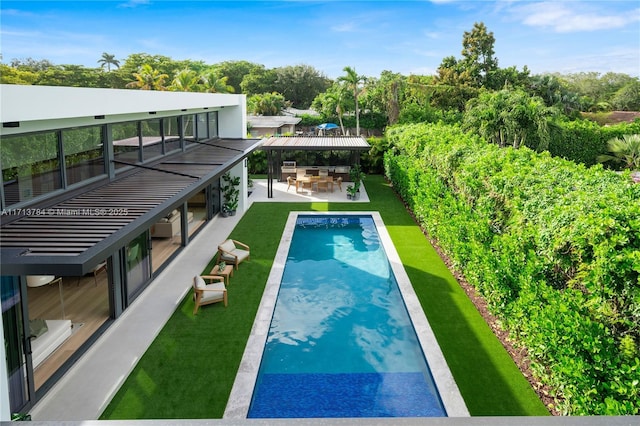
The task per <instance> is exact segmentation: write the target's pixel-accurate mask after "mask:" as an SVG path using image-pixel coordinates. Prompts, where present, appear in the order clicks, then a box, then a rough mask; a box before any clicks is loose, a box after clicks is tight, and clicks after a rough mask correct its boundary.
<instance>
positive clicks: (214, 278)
mask: <svg viewBox="0 0 640 426" xmlns="http://www.w3.org/2000/svg"><path fill="white" fill-rule="evenodd" d="M201 277H202V279H203V280H211V281H218V282H222V283H223V282H224V277H223V276H221V275H201Z"/></svg>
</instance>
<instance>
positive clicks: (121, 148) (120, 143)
mask: <svg viewBox="0 0 640 426" xmlns="http://www.w3.org/2000/svg"><path fill="white" fill-rule="evenodd" d="M111 131H112V134H113V157H114V160H116V161H124V162H126V163H137V162H139V161H140V137H139V135H138V123H137V122H131V123H118V124H114V125H113V126H112V127H111ZM115 167H116V169H119V168H121V167H126V164H121V163H118V162H116V164H115Z"/></svg>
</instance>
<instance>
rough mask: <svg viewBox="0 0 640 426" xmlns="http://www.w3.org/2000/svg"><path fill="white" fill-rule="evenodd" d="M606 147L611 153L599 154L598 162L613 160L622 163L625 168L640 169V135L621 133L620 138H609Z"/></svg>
mask: <svg viewBox="0 0 640 426" xmlns="http://www.w3.org/2000/svg"><path fill="white" fill-rule="evenodd" d="M607 148H608V149H609V152H611V155H609V154H603V155H599V156H598V158H597V160H598V161H599V162H601V163H603V162H605V161H614V162H616V163H623V164H624V167H625V168H627V169H631V170H640V135H623V136H622V138H613V139H609V141H608V142H607Z"/></svg>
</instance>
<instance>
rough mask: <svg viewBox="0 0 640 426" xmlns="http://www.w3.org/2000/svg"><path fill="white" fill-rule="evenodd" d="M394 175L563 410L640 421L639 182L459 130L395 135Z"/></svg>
mask: <svg viewBox="0 0 640 426" xmlns="http://www.w3.org/2000/svg"><path fill="white" fill-rule="evenodd" d="M387 137H388V139H389V142H390V145H391V148H390V149H389V151H388V152H387V154H386V155H385V173H386V174H387V177H388V178H389V179H390V180H391V182H392V184H393V186H394V188H395V189H396V190H397V191H398V193H399V194H400V195H401V196H402V197H403V199H404V200H405V202H406V203H407V204H408V205H409V206H410V208H411V209H412V210H413V211H414V213H415V215H416V217H417V218H418V220H419V221H420V222H421V224H422V225H423V226H424V227H425V228H426V229H427V230H428V232H429V233H430V234H431V236H433V237H434V238H436V239H437V240H438V242H439V244H440V245H441V247H442V248H443V249H444V250H445V251H446V253H447V254H448V256H450V257H451V259H452V261H453V262H454V265H455V267H456V268H457V269H458V270H460V271H462V272H463V273H464V274H465V276H466V278H467V279H468V281H469V282H470V283H471V284H473V285H474V286H475V287H476V288H477V289H478V290H479V291H480V292H481V293H482V294H483V295H484V297H485V298H486V300H487V301H488V303H489V305H490V308H491V309H492V311H493V312H494V313H495V314H496V315H498V317H499V318H500V319H501V321H502V322H503V324H504V326H505V327H506V328H507V329H508V330H509V331H510V333H511V336H512V337H513V338H514V339H515V340H516V341H517V343H518V344H520V345H522V346H524V347H526V348H527V349H528V351H529V354H530V357H531V361H532V368H533V370H534V373H535V374H536V375H537V379H538V380H539V381H541V382H543V383H545V384H548V385H549V386H550V387H551V389H552V390H553V393H554V394H553V396H554V397H555V398H556V402H557V408H558V409H559V410H560V411H561V412H562V413H566V414H640V359H639V358H640V348H639V343H640V283H639V276H640V185H638V184H633V183H632V182H631V180H630V178H629V174H628V172H627V173H624V174H617V173H615V172H612V171H607V170H604V169H603V168H602V167H601V166H594V167H591V168H587V167H585V166H583V165H576V164H575V163H573V162H570V161H566V160H563V159H561V158H557V157H552V156H551V155H549V154H548V153H543V154H537V153H535V152H533V151H531V150H529V149H526V148H524V149H519V150H514V149H511V148H502V149H501V148H498V147H497V146H496V145H491V144H487V143H486V142H483V141H482V140H480V139H479V138H477V137H475V136H472V135H470V134H466V133H463V132H462V131H461V130H460V129H459V128H458V127H453V126H446V125H436V124H416V125H406V126H400V127H394V128H391V129H389V130H388V131H387Z"/></svg>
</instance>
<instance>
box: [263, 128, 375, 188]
mask: <svg viewBox="0 0 640 426" xmlns="http://www.w3.org/2000/svg"><path fill="white" fill-rule="evenodd" d="M370 148H371V146H370V145H369V143H368V142H367V141H366V139H365V138H363V137H362V136H344V137H342V136H341V137H314V136H311V137H270V138H268V139H265V140H264V141H263V142H262V148H261V149H262V150H263V151H266V152H267V169H268V172H267V198H273V195H274V190H273V184H274V182H273V180H274V178H275V179H276V180H277V181H278V182H283V181H284V182H286V180H287V177H289V178H291V179H289V180H290V181H291V180H293V179H296V180H298V179H301V178H310V177H312V176H320V177H321V178H325V179H321V180H325V181H331V182H332V181H333V180H334V179H335V180H338V178H341V180H342V181H345V182H346V181H349V170H350V167H351V166H352V165H355V164H360V153H361V152H363V151H368V150H369V149H370ZM296 151H298V152H305V153H306V152H316V153H318V154H321V155H317V156H315V158H314V159H313V160H309V159H308V158H309V157H308V156H307V157H306V158H307V160H306V161H304V162H312V163H314V164H302V162H299V161H293V160H291V158H292V157H293V155H294V153H295V152H296ZM332 152H346V153H347V154H348V159H347V156H343V158H342V159H338V160H336V159H335V158H337V156H332V155H331V153H332ZM327 154H328V155H327ZM285 158H286V159H287V160H286V161H285ZM337 161H340V164H337V163H336V162H337ZM332 162H333V163H332ZM331 186H332V187H334V185H333V183H332V184H331ZM311 188H312V187H311ZM296 189H299V185H298V184H297V182H296ZM332 189H335V187H334V188H332ZM327 192H329V191H327Z"/></svg>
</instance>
